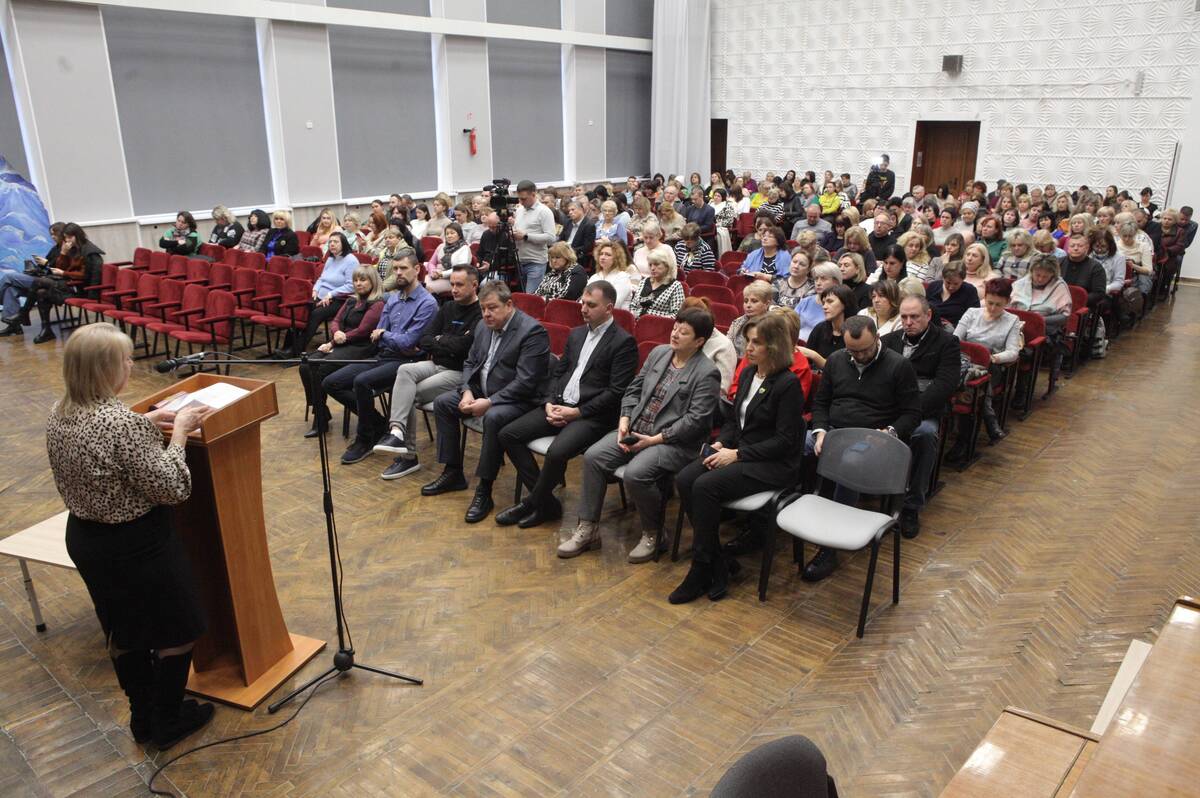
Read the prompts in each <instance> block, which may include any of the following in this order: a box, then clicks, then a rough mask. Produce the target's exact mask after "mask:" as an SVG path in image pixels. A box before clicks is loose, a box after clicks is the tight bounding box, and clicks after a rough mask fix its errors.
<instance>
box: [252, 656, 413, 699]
mask: <svg viewBox="0 0 1200 798" xmlns="http://www.w3.org/2000/svg"><path fill="white" fill-rule="evenodd" d="M352 668H358V669H359V670H363V671H370V672H371V673H378V674H379V675H380V676H388V677H391V678H392V679H399V680H400V681H402V682H408V683H409V684H425V682H423V681H422V680H420V679H417V678H414V677H412V676H405V675H404V674H402V673H393V672H392V671H385V670H383V669H382V668H373V667H371V666H370V665H362V664H360V663H358V662H355V661H354V649H346V648H343V649H339V650H338V652H337V653H336V654H334V655H333V667H331V668H329V669H328V670H326V671H325V672H324V673H321V674H318V675H317V676H314V677H313V678H311V679H309V680H308V681H307V682H305V683H304V684H302V685H300V686H299V687H297V688H296V689H295V690H293V691H292V692H290V693H288V694H287V695H285V696H284V697H283V698H281V699H279V700H278V701H276V702H275V703H273V704H270V705H268V706H267V712H269V713H270V714H272V715H274V714H275V713H276V712H278V711H279V710H280V709H282V708H283V707H284V705H286V704H287V703H288V702H289V701H291V700H292V699H293V698H295V697H296V696H298V695H300V694H301V693H303V692H304V691H306V690H308V689H309V688H310V687H313V686H314V685H316V684H317V683H319V682H322V681H324V680H325V679H327V678H329V677H330V676H331V675H333V674H335V673H337V674H342V673H346V672H348V671H349V670H351V669H352Z"/></svg>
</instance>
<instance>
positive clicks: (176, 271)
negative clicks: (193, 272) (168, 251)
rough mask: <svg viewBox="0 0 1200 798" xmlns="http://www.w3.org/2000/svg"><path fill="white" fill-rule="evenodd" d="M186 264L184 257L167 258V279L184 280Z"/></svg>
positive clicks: (185, 277)
mask: <svg viewBox="0 0 1200 798" xmlns="http://www.w3.org/2000/svg"><path fill="white" fill-rule="evenodd" d="M187 262H188V259H187V256H186V255H171V256H170V257H169V258H167V277H170V278H171V279H172V280H186V279H187Z"/></svg>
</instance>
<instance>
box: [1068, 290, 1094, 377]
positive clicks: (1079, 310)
mask: <svg viewBox="0 0 1200 798" xmlns="http://www.w3.org/2000/svg"><path fill="white" fill-rule="evenodd" d="M1067 287H1068V288H1070V289H1071V305H1072V306H1073V307H1072V310H1071V315H1070V316H1068V317H1067V326H1066V328H1065V333H1066V334H1065V335H1064V336H1063V341H1064V342H1065V343H1066V345H1067V349H1068V350H1069V352H1070V355H1071V360H1070V374H1074V373H1075V369H1076V368H1078V367H1079V361H1080V360H1081V359H1082V358H1084V357H1086V355H1087V351H1086V350H1087V349H1089V348H1090V347H1091V345H1092V342H1091V339H1090V338H1089V337H1088V333H1089V331H1090V330H1091V329H1092V321H1091V319H1092V316H1091V311H1090V310H1088V305H1087V299H1088V297H1087V291H1086V290H1085V289H1084V288H1082V287H1081V286H1078V285H1071V286H1067Z"/></svg>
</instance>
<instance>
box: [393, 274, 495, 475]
mask: <svg viewBox="0 0 1200 798" xmlns="http://www.w3.org/2000/svg"><path fill="white" fill-rule="evenodd" d="M478 290H479V272H478V270H476V268H475V267H474V266H470V265H463V266H455V267H454V269H453V270H452V271H451V273H450V296H451V298H452V301H450V302H443V303H442V306H441V307H440V308H438V312H437V315H436V316H434V317H433V321H432V322H430V324H429V326H428V327H426V328H425V330H424V332H422V333H421V343H420V348H421V351H422V352H424V353H426V354H428V355H429V356H430V359H429V360H422V361H420V362H418V363H405V364H404V365H402V366H400V368H399V369H397V370H396V381H395V383H393V385H392V413H391V418H390V419H388V426H389V429H390V433H389V434H388V435H387V436H386V437H384V438H383V439H382V440H380V441H379V443H377V444H375V448H374V450H375V451H376V452H384V453H387V454H394V455H396V459H395V460H394V461H392V464H391V465H390V466H388V467H387V468H386V469H385V470H384V472H383V473H382V474H380V475H379V476H380V478H382V479H399V478H400V477H402V476H404V475H405V474H411V473H412V472H413V471H416V470H417V469H418V468H420V467H421V465H420V463H419V462H417V408H418V407H420V406H421V405H424V404H428V403H429V402H432V401H433V400H434V399H437V398H438V397H439V396H441V395H442V394H444V393H445V392H446V391H449V390H451V389H453V388H454V387H455V386H457V385H458V383H459V381H460V380H461V379H462V366H463V361H464V360H466V359H467V352H468V351H469V350H470V349H471V342H472V340H473V339H472V337H471V336H472V334H473V333H474V331H475V326H476V325H477V324H479V319H480V314H479V299H478V298H477V296H476V292H477V291H478Z"/></svg>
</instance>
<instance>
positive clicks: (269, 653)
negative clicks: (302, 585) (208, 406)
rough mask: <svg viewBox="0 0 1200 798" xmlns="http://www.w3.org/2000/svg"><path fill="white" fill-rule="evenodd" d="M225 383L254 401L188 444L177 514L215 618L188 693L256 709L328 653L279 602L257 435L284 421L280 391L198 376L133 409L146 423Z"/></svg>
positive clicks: (232, 408)
mask: <svg viewBox="0 0 1200 798" xmlns="http://www.w3.org/2000/svg"><path fill="white" fill-rule="evenodd" d="M216 382H224V383H229V384H231V385H236V386H238V387H239V388H244V389H245V390H247V391H249V392H250V393H249V394H247V395H246V396H243V397H242V398H240V399H238V400H237V401H234V402H232V403H231V404H229V405H227V406H226V407H224V408H222V409H220V410H216V411H213V412H212V413H210V414H209V415H208V416H206V417H205V419H204V421H203V423H202V425H201V428H200V429H199V430H198V431H197V432H193V433H192V434H191V435H190V436H189V437H188V442H187V463H188V467H189V468H190V469H191V472H192V495H191V498H189V499H188V500H187V501H186V502H184V503H183V504H180V505H178V506H177V507H175V522H176V524H177V528H178V529H179V533H180V535H181V536H182V538H183V543H184V546H185V547H186V549H187V552H188V555H189V557H190V559H191V564H192V570H193V573H194V575H195V578H196V582H197V587H198V588H199V591H200V597H201V601H202V602H203V603H204V609H205V613H206V615H207V617H208V631H207V632H205V633H204V635H203V636H201V637H200V639H199V640H197V641H196V647H195V650H194V652H193V657H192V675H191V678H190V679H189V680H188V691H189V692H191V693H195V694H196V695H200V696H204V697H205V698H210V699H212V700H214V701H219V702H221V703H223V704H229V705H231V706H235V707H239V708H241V709H247V710H249V709H254V707H256V706H258V704H259V703H260V702H262V700H263V699H264V698H266V697H267V696H268V695H270V694H271V692H273V691H274V690H275V688H276V687H278V686H279V685H280V684H282V683H283V682H284V681H286V680H287V679H288V678H289V677H291V676H292V674H294V673H295V672H296V671H298V670H299V669H300V668H301V667H302V666H303V665H304V664H305V663H306V662H308V661H309V660H310V659H312V658H313V657H314V656H316V654H317V652H319V651H320V650H321V649H323V648H324V647H325V642H324V641H322V640H314V639H313V638H310V637H301V636H300V635H293V634H289V633H288V630H287V626H286V625H285V624H284V622H283V613H282V612H281V611H280V609H279V598H278V597H277V596H276V595H275V579H274V577H273V576H272V574H271V558H270V555H269V553H268V549H267V529H266V523H265V521H264V519H263V504H262V446H261V443H260V441H259V434H258V425H259V424H260V423H261V422H262V421H263V420H264V419H268V418H270V417H272V416H274V415H276V414H278V412H279V406H278V404H277V402H276V400H275V385H274V383H270V382H264V381H262V380H250V379H244V378H240V377H224V376H220V375H215V374H195V375H193V376H191V377H188V378H187V379H184V380H180V381H179V382H177V383H175V384H174V385H172V386H171V387H169V388H165V389H163V390H162V391H159V392H158V393H156V394H153V395H152V396H148V397H146V398H145V399H143V400H141V401H140V402H136V403H135V404H133V405H132V409H133V410H134V411H135V412H138V413H144V412H146V411H147V410H149V409H150V406H151V405H154V404H156V403H157V402H160V401H162V400H163V399H166V398H167V397H169V396H171V395H172V394H175V393H178V392H180V391H188V392H194V391H197V390H199V389H201V388H203V387H205V386H207V385H211V384H213V383H216Z"/></svg>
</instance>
